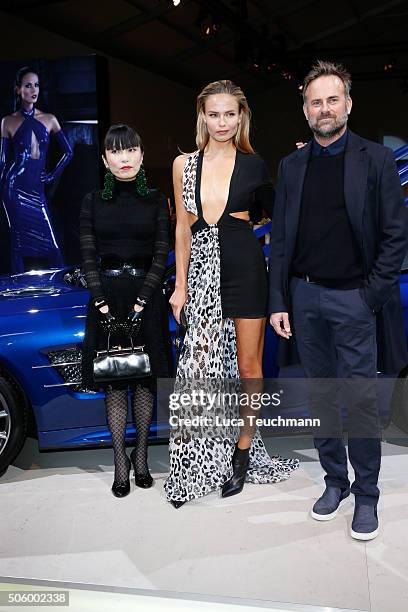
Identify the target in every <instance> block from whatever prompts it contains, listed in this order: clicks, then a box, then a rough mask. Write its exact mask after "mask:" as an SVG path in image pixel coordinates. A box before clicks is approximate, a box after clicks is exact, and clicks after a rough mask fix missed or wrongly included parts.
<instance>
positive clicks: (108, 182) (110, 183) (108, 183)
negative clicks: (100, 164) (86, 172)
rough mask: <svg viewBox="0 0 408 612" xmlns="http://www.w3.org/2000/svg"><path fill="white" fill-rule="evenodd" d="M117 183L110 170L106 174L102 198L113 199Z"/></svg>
mask: <svg viewBox="0 0 408 612" xmlns="http://www.w3.org/2000/svg"><path fill="white" fill-rule="evenodd" d="M114 185H115V179H114V177H113V174H112V172H111V171H110V170H108V171H107V172H106V174H105V178H104V180H103V190H102V194H101V195H102V200H111V199H112V197H113V187H114Z"/></svg>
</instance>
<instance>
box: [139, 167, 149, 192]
mask: <svg viewBox="0 0 408 612" xmlns="http://www.w3.org/2000/svg"><path fill="white" fill-rule="evenodd" d="M136 192H137V194H138V195H139V196H140V197H141V198H144V197H145V196H147V194H148V193H149V188H148V186H147V179H146V172H145V169H144V166H143V164H142V165H141V166H140V169H139V172H138V173H137V175H136Z"/></svg>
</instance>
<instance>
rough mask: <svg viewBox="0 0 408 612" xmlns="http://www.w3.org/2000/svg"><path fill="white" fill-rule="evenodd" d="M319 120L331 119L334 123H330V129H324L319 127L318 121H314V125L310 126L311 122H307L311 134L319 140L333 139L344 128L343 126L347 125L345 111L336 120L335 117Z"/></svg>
mask: <svg viewBox="0 0 408 612" xmlns="http://www.w3.org/2000/svg"><path fill="white" fill-rule="evenodd" d="M320 119H333V120H334V122H331V123H330V128H329V127H328V126H327V127H326V128H325V127H324V126H322V127H319V120H318V119H316V123H314V124H312V122H311V121H308V123H309V127H310V129H311V130H312V132H313V133H314V134H316V136H319V137H320V138H333V136H336V135H337V134H339V133H340V132H341V131H342V129H343V128H344V126H346V125H347V121H348V113H347V111H345V112H344V114H343V115H341V116H340V117H338V118H337V119H336V118H335V117H320Z"/></svg>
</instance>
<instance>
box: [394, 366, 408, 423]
mask: <svg viewBox="0 0 408 612" xmlns="http://www.w3.org/2000/svg"><path fill="white" fill-rule="evenodd" d="M391 419H392V422H393V423H394V425H396V426H397V427H399V428H400V429H402V431H404V432H405V433H408V368H405V369H404V370H402V372H401V373H400V375H399V377H398V379H397V381H396V383H395V387H394V392H393V395H392V404H391Z"/></svg>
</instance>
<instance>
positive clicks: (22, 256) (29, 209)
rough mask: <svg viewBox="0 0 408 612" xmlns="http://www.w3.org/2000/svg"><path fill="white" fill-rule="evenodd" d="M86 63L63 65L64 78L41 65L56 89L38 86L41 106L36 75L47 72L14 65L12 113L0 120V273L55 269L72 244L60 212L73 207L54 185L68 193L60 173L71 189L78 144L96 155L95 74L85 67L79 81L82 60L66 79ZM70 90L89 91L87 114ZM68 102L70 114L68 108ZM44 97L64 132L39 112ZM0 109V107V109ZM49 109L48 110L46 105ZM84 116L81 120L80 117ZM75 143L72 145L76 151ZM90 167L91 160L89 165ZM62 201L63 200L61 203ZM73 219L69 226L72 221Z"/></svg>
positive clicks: (39, 81) (52, 118)
mask: <svg viewBox="0 0 408 612" xmlns="http://www.w3.org/2000/svg"><path fill="white" fill-rule="evenodd" d="M85 59H88V60H89V59H90V58H70V61H69V60H65V68H66V74H65V75H64V74H63V72H62V71H61V70H58V66H55V65H54V66H50V64H51V62H48V63H47V64H48V65H47V72H48V74H47V76H48V79H47V80H48V82H54V83H55V86H56V89H57V92H51V91H50V87H49V83H48V89H47V88H45V92H44V93H45V94H46V95H42V99H41V101H40V103H39V102H38V101H39V96H40V93H43V89H44V88H43V84H42V76H41V74H40V72H42V73H44V72H46V71H45V70H44V64H45V63H44V62H43V63H42V64H41V62H40V63H39V66H41V65H42V70H40V69H39V68H37V67H36V64H35V63H34V65H31V64H30V65H25V66H22V67H21V66H20V67H19V68H18V69H17V71H16V74H15V78H14V84H13V95H14V111H13V112H11V113H9V114H7V115H6V116H4V117H3V119H2V122H1V154H0V197H1V201H2V206H3V210H4V215H3V226H4V225H7V226H8V232H6V233H7V234H8V261H9V263H8V266H7V267H8V269H7V270H4V265H3V266H2V268H3V269H2V271H8V272H11V273H12V274H17V273H22V272H26V271H30V270H44V269H50V268H61V267H63V266H64V265H65V264H66V263H67V257H66V256H65V255H66V253H64V249H63V248H62V247H63V243H64V242H65V243H67V244H68V243H69V242H70V241H71V238H70V228H69V227H68V226H69V224H70V220H69V218H70V215H69V214H68V215H67V211H66V210H62V206H64V207H66V206H72V204H71V202H70V201H69V199H68V198H67V197H66V195H67V194H66V193H65V197H64V193H61V190H60V189H59V187H60V185H61V183H64V184H65V186H66V187H68V191H69V190H70V187H69V183H67V181H64V180H63V179H64V178H65V173H67V174H70V175H71V181H70V184H71V185H72V186H73V190H74V191H75V186H74V185H73V183H75V180H74V181H72V178H73V176H72V172H70V170H72V168H70V167H71V166H72V167H73V166H75V162H74V160H73V157H74V153H77V152H79V153H80V152H81V145H84V144H87V145H91V146H92V145H93V150H94V152H95V154H97V151H96V149H97V142H95V140H97V132H98V130H95V129H94V128H95V127H97V124H98V121H97V109H96V78H95V76H96V75H95V74H92V70H88V74H87V76H85V78H84V73H85V72H86V71H85V70H84V69H83V68H84V65H85V64H86V62H85V63H84V61H82V78H80V79H78V78H76V79H74V78H73V77H74V76H75V72H76V73H77V74H76V76H77V77H78V70H76V69H75V64H78V61H77V60H85ZM93 60H95V58H93ZM54 64H55V62H54ZM77 68H78V66H77ZM88 68H90V66H88ZM50 73H51V75H52V76H51V78H50V76H49V75H50ZM81 81H82V82H81ZM84 81H86V83H85V82H84ZM75 89H77V90H78V89H86V90H87V91H88V96H87V98H88V99H87V100H86V108H87V110H85V109H84V108H81V109H78V106H80V102H79V101H78V96H81V94H82V96H81V97H82V100H84V95H83V93H82V92H81V91H79V92H78V91H77V92H75ZM92 89H94V92H93V93H94V94H95V98H94V100H92ZM73 90H74V91H73ZM73 94H74V95H73ZM75 94H76V96H75ZM89 94H91V95H89ZM75 97H76V98H77V99H76V100H75ZM68 99H70V100H71V104H72V107H76V110H74V108H71V109H69V108H67V100H68ZM44 100H46V101H47V102H48V104H46V106H48V108H49V107H50V106H51V104H52V103H53V102H54V104H56V106H57V109H56V110H57V111H58V107H60V108H61V110H62V112H63V117H62V118H63V120H64V123H63V126H64V127H63V129H62V128H61V125H60V122H59V119H57V117H56V116H55V115H54V114H53V113H51V112H46V110H48V108H46V109H44V107H43V101H44ZM90 102H91V103H90ZM40 104H41V105H40ZM1 107H3V108H4V106H3V104H1V106H0V108H1ZM51 108H52V109H53V110H54V108H53V107H52V106H51ZM1 110H2V108H1ZM84 115H87V116H86V118H85V119H84ZM67 119H68V120H67ZM76 145H79V148H78V147H77V146H76ZM95 145H96V146H95ZM88 161H89V156H88ZM95 162H96V159H95ZM97 166H98V164H97V162H96V163H95V166H94V167H96V168H97ZM91 174H95V172H91ZM93 186H94V187H95V186H96V185H93ZM85 188H86V187H85V185H84V189H85ZM65 191H66V190H65ZM58 192H59V195H58V197H57V200H58V201H55V202H54V201H52V202H50V200H52V199H53V198H54V200H55V195H56V193H58ZM67 199H68V202H66V201H65V202H64V200H67ZM50 204H52V206H51V207H50ZM50 208H51V211H50ZM67 220H68V226H67V224H66V221H67ZM4 221H5V222H4ZM72 221H73V222H74V223H75V220H74V219H72ZM3 233H4V227H3ZM64 234H65V235H64ZM74 241H75V240H74ZM71 242H72V241H71ZM2 255H3V253H2ZM68 259H69V257H68Z"/></svg>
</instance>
